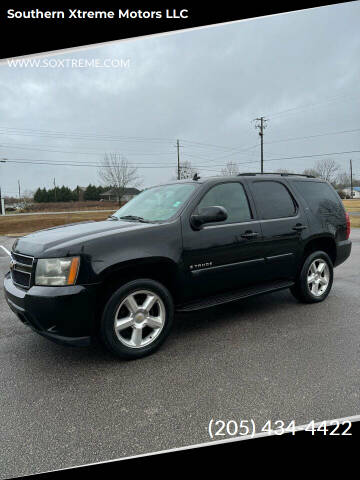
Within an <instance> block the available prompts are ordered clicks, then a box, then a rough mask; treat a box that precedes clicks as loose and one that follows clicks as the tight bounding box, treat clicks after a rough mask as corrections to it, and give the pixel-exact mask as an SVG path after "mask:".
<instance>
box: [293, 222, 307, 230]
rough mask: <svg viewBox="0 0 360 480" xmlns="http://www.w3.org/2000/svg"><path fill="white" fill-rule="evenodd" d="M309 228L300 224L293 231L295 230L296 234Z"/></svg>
mask: <svg viewBox="0 0 360 480" xmlns="http://www.w3.org/2000/svg"><path fill="white" fill-rule="evenodd" d="M306 228H307V226H306V225H301V224H300V223H299V224H298V225H295V227H293V228H292V229H293V230H295V231H296V232H301V231H302V230H305V229H306Z"/></svg>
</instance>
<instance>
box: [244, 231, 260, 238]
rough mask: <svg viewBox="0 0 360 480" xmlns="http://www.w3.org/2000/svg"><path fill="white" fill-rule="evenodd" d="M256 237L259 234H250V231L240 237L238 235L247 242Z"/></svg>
mask: <svg viewBox="0 0 360 480" xmlns="http://www.w3.org/2000/svg"><path fill="white" fill-rule="evenodd" d="M258 236H259V234H258V233H257V232H250V231H248V232H245V233H243V234H242V235H240V237H242V238H247V239H248V240H250V239H251V238H256V237H258Z"/></svg>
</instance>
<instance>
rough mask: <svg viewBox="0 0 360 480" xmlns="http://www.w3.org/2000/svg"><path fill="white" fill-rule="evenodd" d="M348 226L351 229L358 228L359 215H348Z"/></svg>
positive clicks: (359, 225)
mask: <svg viewBox="0 0 360 480" xmlns="http://www.w3.org/2000/svg"><path fill="white" fill-rule="evenodd" d="M350 226H351V228H360V215H359V216H355V215H350Z"/></svg>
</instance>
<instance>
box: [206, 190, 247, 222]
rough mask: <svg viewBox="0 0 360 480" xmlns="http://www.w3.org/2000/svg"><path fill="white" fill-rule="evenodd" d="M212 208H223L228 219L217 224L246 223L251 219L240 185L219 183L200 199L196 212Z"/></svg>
mask: <svg viewBox="0 0 360 480" xmlns="http://www.w3.org/2000/svg"><path fill="white" fill-rule="evenodd" d="M213 206H218V207H224V208H225V209H226V211H227V213H228V218H227V219H226V220H225V221H223V222H219V223H220V224H222V223H223V224H226V223H240V222H248V221H250V220H251V219H252V215H251V211H250V206H249V202H248V199H247V196H246V193H245V190H244V187H243V186H242V184H241V183H237V182H229V183H221V184H219V185H216V186H215V187H213V188H211V189H210V190H209V191H208V192H207V193H206V194H205V195H204V197H203V198H202V199H201V201H200V203H199V205H198V208H197V211H198V212H199V211H200V209H201V208H204V207H213Z"/></svg>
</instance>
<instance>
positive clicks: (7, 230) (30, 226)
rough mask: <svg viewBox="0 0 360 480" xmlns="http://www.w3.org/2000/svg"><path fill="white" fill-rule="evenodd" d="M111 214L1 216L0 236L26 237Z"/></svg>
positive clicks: (99, 212) (98, 219)
mask: <svg viewBox="0 0 360 480" xmlns="http://www.w3.org/2000/svg"><path fill="white" fill-rule="evenodd" d="M109 215H110V212H101V211H99V210H98V211H94V212H91V213H87V212H86V213H66V214H57V215H51V214H50V215H42V214H39V215H21V216H20V215H19V216H18V215H8V216H7V215H6V216H0V235H20V236H21V235H25V234H26V233H31V232H35V231H36V230H42V229H44V228H50V227H56V226H58V225H64V224H66V223H77V222H84V221H86V220H95V221H100V220H105V219H106V218H107V217H108V216H109Z"/></svg>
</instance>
